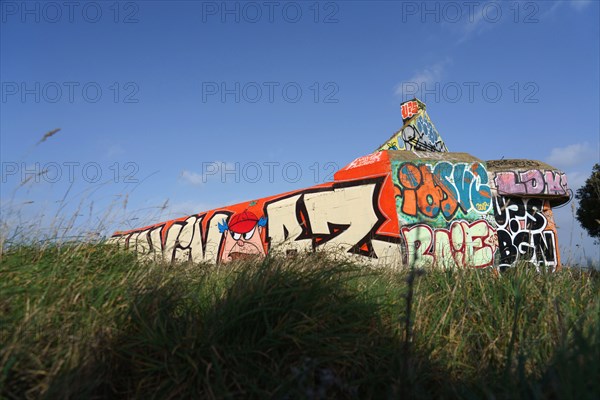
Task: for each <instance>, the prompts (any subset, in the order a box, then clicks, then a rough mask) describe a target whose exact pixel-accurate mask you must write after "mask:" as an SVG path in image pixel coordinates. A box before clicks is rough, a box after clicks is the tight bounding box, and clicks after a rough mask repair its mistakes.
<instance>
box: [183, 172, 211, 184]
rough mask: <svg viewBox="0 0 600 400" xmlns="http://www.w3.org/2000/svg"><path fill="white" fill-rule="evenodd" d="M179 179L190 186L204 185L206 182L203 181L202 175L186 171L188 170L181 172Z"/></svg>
mask: <svg viewBox="0 0 600 400" xmlns="http://www.w3.org/2000/svg"><path fill="white" fill-rule="evenodd" d="M179 178H180V179H181V180H182V181H184V182H186V183H189V184H191V185H201V184H203V183H206V181H205V180H204V179H205V177H204V175H202V174H198V173H196V172H192V171H188V170H183V171H182V172H181V175H179Z"/></svg>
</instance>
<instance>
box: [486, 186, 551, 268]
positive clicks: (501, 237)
mask: <svg viewBox="0 0 600 400" xmlns="http://www.w3.org/2000/svg"><path fill="white" fill-rule="evenodd" d="M494 217H495V220H496V224H497V232H498V242H499V246H500V261H499V267H500V268H507V267H510V266H511V265H513V264H514V263H515V262H517V261H527V262H530V263H532V264H534V265H535V266H541V265H545V266H547V267H550V268H551V269H554V268H555V267H556V266H557V265H558V264H559V260H558V257H559V255H558V250H557V249H558V243H557V237H558V236H557V233H556V226H555V225H554V218H553V216H552V210H551V207H550V204H549V202H548V201H547V200H542V199H536V198H530V199H524V198H519V197H496V198H495V199H494Z"/></svg>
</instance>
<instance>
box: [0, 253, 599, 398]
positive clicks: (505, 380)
mask: <svg viewBox="0 0 600 400" xmlns="http://www.w3.org/2000/svg"><path fill="white" fill-rule="evenodd" d="M0 276H1V277H2V279H1V280H0V397H3V398H7V399H17V398H36V399H37V398H61V399H62V398H86V399H93V398H160V399H163V398H182V397H183V398H185V397H188V398H189V397H195V398H244V399H247V398H250V399H252V398H256V399H258V398H261V399H262V398H276V399H297V398H302V399H306V398H308V399H324V398H358V399H363V398H375V399H379V398H384V399H385V398H402V397H406V398H417V399H418V398H464V399H471V398H473V399H479V398H490V399H492V398H494V399H514V398H528V399H529V398H548V399H559V398H560V399H563V398H565V399H569V398H576V399H585V398H589V399H597V398H598V396H599V395H600V296H599V295H598V294H599V293H600V290H599V289H600V276H599V275H598V273H597V272H593V271H589V272H585V271H581V270H576V269H569V268H565V269H563V270H562V271H559V272H556V273H536V272H535V271H532V270H531V269H528V268H526V267H525V266H522V267H517V268H514V269H512V270H510V271H508V272H506V273H503V274H501V275H500V276H497V275H495V274H493V273H492V272H491V271H485V270H484V271H481V270H453V271H441V270H427V271H421V270H419V271H415V270H410V269H403V270H390V269H386V270H382V269H373V268H369V267H366V266H361V265H357V264H353V263H350V262H345V261H339V260H338V261H334V260H331V259H328V258H327V257H325V256H319V255H308V256H303V257H297V258H292V259H278V258H271V257H267V258H266V259H264V260H262V261H253V262H245V263H241V262H239V263H233V264H227V265H221V266H211V265H204V264H199V265H191V264H184V265H177V266H170V265H162V264H157V263H144V262H141V261H138V260H136V258H135V257H134V256H133V255H132V254H129V253H125V252H121V251H118V250H117V249H115V248H114V247H110V246H107V245H102V244H95V245H76V244H71V245H69V244H66V245H47V246H45V247H43V248H42V247H39V246H38V247H36V246H21V247H13V248H12V249H10V250H9V251H8V252H6V253H5V254H3V255H2V258H1V259H0Z"/></svg>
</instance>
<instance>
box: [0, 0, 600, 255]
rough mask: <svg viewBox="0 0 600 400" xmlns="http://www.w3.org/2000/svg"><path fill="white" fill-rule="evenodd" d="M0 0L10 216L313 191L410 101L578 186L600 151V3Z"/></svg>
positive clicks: (451, 135) (482, 145) (1, 127)
mask: <svg viewBox="0 0 600 400" xmlns="http://www.w3.org/2000/svg"><path fill="white" fill-rule="evenodd" d="M0 3H1V8H0V11H1V16H0V18H1V25H0V34H1V35H0V45H1V48H0V52H1V54H0V55H1V57H0V73H1V77H0V78H1V79H0V80H1V82H2V92H1V99H0V101H1V102H0V107H1V110H0V112H1V115H0V121H1V122H0V133H1V139H0V140H1V150H0V156H1V159H2V168H3V170H2V174H3V175H2V193H1V199H2V206H3V213H4V215H3V218H4V219H5V220H12V221H15V218H14V216H13V215H12V214H10V213H8V211H7V210H9V209H11V210H14V209H15V208H16V209H18V210H19V215H20V217H21V218H23V219H24V220H26V221H31V220H32V219H33V218H40V219H41V220H40V222H39V223H38V225H39V226H44V225H45V224H48V223H49V222H48V221H51V220H52V218H54V216H55V215H56V214H57V211H58V209H60V213H63V214H65V215H73V214H74V213H77V215H78V217H77V218H76V221H77V222H76V223H82V224H83V223H84V222H85V221H98V219H99V218H101V217H102V212H105V211H104V210H106V208H107V207H109V205H110V204H118V206H117V207H116V208H118V210H120V211H119V212H120V214H119V215H118V216H117V217H115V219H114V220H112V223H113V224H114V226H118V227H122V228H127V227H136V226H139V225H141V224H144V223H149V222H157V221H159V220H164V219H167V218H172V217H178V216H182V215H185V214H190V213H196V212H200V211H204V210H206V209H210V208H214V207H218V206H222V205H226V204H230V203H235V202H240V201H244V200H250V199H253V198H259V197H263V196H267V195H272V194H277V193H279V192H283V191H287V190H292V189H295V188H302V187H306V186H310V185H313V184H315V183H320V182H323V181H324V180H326V179H327V178H328V177H331V174H332V172H333V170H335V169H337V168H341V167H342V166H344V165H345V164H347V163H349V162H351V161H352V160H353V159H354V158H356V157H359V156H361V155H364V154H366V153H369V152H372V151H373V150H374V149H375V148H376V147H377V146H379V145H380V144H382V143H383V142H384V141H385V140H386V139H387V138H388V137H389V136H390V135H391V134H392V133H393V132H394V131H395V130H397V129H398V128H400V126H401V125H402V118H401V115H400V110H399V104H400V102H401V101H403V100H405V99H406V98H411V97H413V95H416V96H417V97H419V98H420V99H421V100H423V101H424V102H425V103H426V104H427V110H428V113H429V115H430V116H431V118H432V120H433V121H434V123H435V124H436V126H437V128H438V130H439V131H440V133H441V135H442V137H443V138H444V140H445V142H446V145H447V146H448V148H449V149H450V151H460V152H468V153H470V154H472V155H474V156H477V157H479V158H481V159H483V160H489V159H499V158H502V157H504V158H531V159H537V160H542V161H546V162H549V163H550V164H552V165H553V166H555V167H557V168H560V169H562V170H564V171H565V172H566V173H567V175H568V178H569V182H570V185H571V187H572V188H573V189H574V190H575V189H577V188H578V187H579V186H581V185H582V184H583V182H584V181H585V179H586V178H587V177H588V176H589V174H590V173H591V168H592V165H593V164H594V162H598V161H599V159H600V143H599V142H600V139H599V133H600V126H599V125H600V121H599V112H598V110H599V109H600V104H599V93H600V82H599V75H600V74H599V70H600V68H599V67H600V66H599V52H600V43H599V38H600V32H599V22H598V21H600V18H599V17H600V10H599V4H598V2H593V1H569V2H559V1H524V2H517V1H500V2H494V1H492V2H490V1H475V2H471V3H469V2H462V1H459V2H435V1H431V2H421V1H406V2H391V1H370V2H366V1H343V2H341V1H340V2H326V1H324V2H316V1H297V2H284V1H280V2H262V1H259V2H227V3H223V2H220V1H219V2H210V1H209V2H191V1H179V2H178V1H170V2H166V1H138V2H115V1H107V2H104V1H97V2H85V1H82V2H35V1H31V2H21V1H4V0H3V1H1V2H0ZM55 128H61V131H59V132H57V133H56V134H55V135H53V136H51V137H49V138H47V140H45V141H43V142H42V143H39V144H36V143H38V142H39V141H40V139H41V138H42V136H43V135H44V134H45V133H46V132H48V131H50V130H52V129H55ZM44 169H47V170H48V172H47V175H41V176H39V177H35V178H32V179H30V180H29V181H28V182H27V183H25V184H23V180H24V179H23V178H24V177H25V178H26V177H27V176H29V175H32V174H33V175H35V172H36V171H38V172H41V171H42V170H44ZM32 171H33V172H32ZM227 171H229V173H228V174H227V173H226V172H227ZM299 173H300V174H301V176H300V175H299ZM258 174H260V175H258ZM135 180H137V182H131V181H135ZM125 196H126V197H127V206H126V210H125V211H123V210H122V205H123V202H124V199H125ZM167 200H168V203H167V206H166V207H165V208H164V209H161V208H160V206H161V205H163V204H164V203H165V201H167ZM92 201H93V202H94V205H93V210H92V209H91V208H90V203H91V202H92ZM61 207H62V208H61ZM84 209H85V210H86V211H85V212H84V211H83V210H84ZM90 210H91V211H90ZM69 213H70V214H69ZM123 218H127V219H130V220H128V221H125V220H123ZM556 220H557V223H558V225H559V236H560V245H561V248H562V256H563V260H564V259H565V258H567V257H569V256H570V255H571V256H575V255H582V253H583V251H585V253H586V256H587V257H592V258H594V259H596V260H598V259H600V254H599V252H598V246H594V245H593V242H592V240H591V239H590V238H589V237H587V235H585V233H584V232H583V231H582V230H581V229H580V228H579V227H578V224H577V223H576V222H574V221H573V217H572V209H571V205H568V206H566V207H564V208H562V209H560V210H557V211H556ZM582 249H584V250H582Z"/></svg>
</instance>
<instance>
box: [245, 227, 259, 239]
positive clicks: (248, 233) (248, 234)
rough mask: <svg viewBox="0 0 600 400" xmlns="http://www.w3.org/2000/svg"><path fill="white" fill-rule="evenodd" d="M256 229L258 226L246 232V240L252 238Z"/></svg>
mask: <svg viewBox="0 0 600 400" xmlns="http://www.w3.org/2000/svg"><path fill="white" fill-rule="evenodd" d="M255 230H256V227H254V228H252V230H251V231H250V232H246V233H244V240H250V239H251V238H252V236H253V235H254V231H255Z"/></svg>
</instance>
